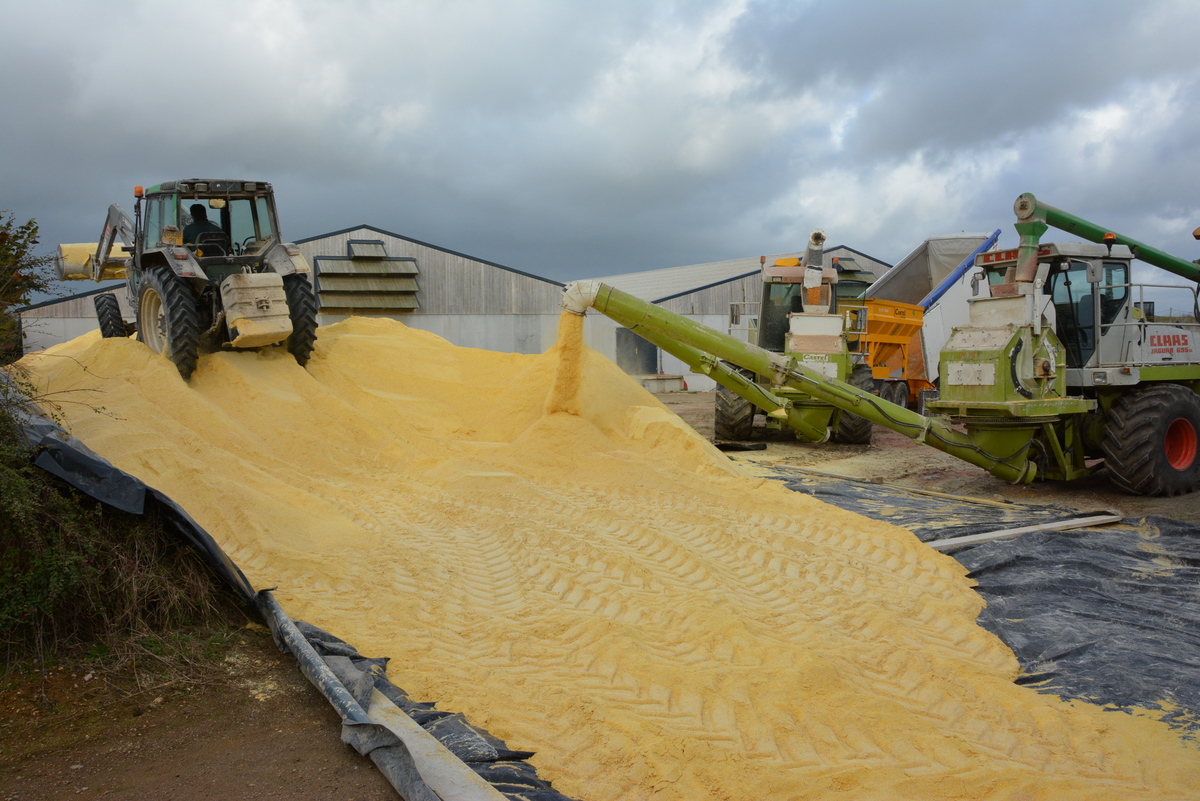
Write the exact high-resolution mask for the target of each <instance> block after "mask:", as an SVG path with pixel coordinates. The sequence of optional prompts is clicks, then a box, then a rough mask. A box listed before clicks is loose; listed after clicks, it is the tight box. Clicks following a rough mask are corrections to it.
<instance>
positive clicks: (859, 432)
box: [833, 365, 875, 445]
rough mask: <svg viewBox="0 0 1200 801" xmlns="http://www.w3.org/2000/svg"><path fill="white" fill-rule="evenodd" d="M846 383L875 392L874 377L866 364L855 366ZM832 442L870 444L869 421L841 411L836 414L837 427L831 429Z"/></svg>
mask: <svg viewBox="0 0 1200 801" xmlns="http://www.w3.org/2000/svg"><path fill="white" fill-rule="evenodd" d="M846 383H848V384H850V386H852V387H854V388H855V389H861V390H864V391H866V392H870V393H874V392H875V379H874V378H872V377H871V368H870V367H867V366H866V365H859V366H858V367H855V368H854V370H853V371H851V373H850V380H849V381H847V382H846ZM833 441H834V442H844V443H846V444H848V445H870V444H871V421H870V420H867V419H865V418H862V417H859V416H858V415H856V414H850V413H849V412H846V411H843V412H842V413H841V414H839V415H838V423H837V428H835V429H834V431H833Z"/></svg>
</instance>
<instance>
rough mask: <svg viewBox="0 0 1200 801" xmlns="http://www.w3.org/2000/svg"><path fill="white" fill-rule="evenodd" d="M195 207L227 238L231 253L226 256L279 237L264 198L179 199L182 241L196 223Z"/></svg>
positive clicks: (184, 197) (268, 205)
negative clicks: (194, 216)
mask: <svg viewBox="0 0 1200 801" xmlns="http://www.w3.org/2000/svg"><path fill="white" fill-rule="evenodd" d="M196 204H199V205H200V206H202V207H203V208H204V209H205V212H206V215H207V218H208V220H209V222H210V223H213V224H215V225H217V226H219V227H220V229H221V231H222V232H224V235H225V236H226V237H228V241H229V246H230V250H231V253H229V254H227V255H232V253H243V252H245V251H246V250H248V249H250V248H251V245H252V243H255V242H262V241H264V240H267V239H269V238H273V237H277V236H278V235H277V233H276V231H275V226H274V224H273V219H272V215H271V212H270V204H269V203H268V202H267V199H266V198H265V197H256V198H201V199H197V198H189V197H186V196H181V197H180V199H179V218H180V221H181V223H182V225H183V228H184V238H185V240H186V239H187V232H188V227H189V226H193V225H194V223H195V222H196V220H195V219H194V218H193V212H192V207H193V206H194V205H196Z"/></svg>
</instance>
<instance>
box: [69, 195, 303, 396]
mask: <svg viewBox="0 0 1200 801" xmlns="http://www.w3.org/2000/svg"><path fill="white" fill-rule="evenodd" d="M134 196H135V205H134V218H133V220H132V221H130V219H129V217H128V216H127V215H126V214H125V212H123V211H122V210H121V209H120V207H118V206H116V205H114V206H112V207H111V208H110V209H109V215H108V219H107V221H106V223H105V226H104V233H103V235H102V236H101V240H100V243H99V246H98V248H97V251H96V254H95V255H94V256H93V257H92V258H91V259H90V260H89V264H90V267H91V276H90V277H92V278H93V279H94V280H97V281H99V280H109V279H112V278H118V277H123V278H125V282H126V286H127V288H128V297H129V301H130V306H131V307H132V309H133V313H134V317H135V318H136V324H135V328H136V331H137V336H138V339H139V340H141V341H142V342H145V343H146V344H147V345H148V346H149V347H150V348H151V349H152V350H154V351H155V352H157V353H162V354H163V355H165V356H167V358H169V359H170V360H171V361H172V362H173V363H174V364H175V366H176V367H177V368H178V369H179V373H180V375H182V376H183V377H184V378H185V379H187V378H189V377H190V376H191V374H192V371H193V370H194V369H195V366H196V361H197V359H198V356H199V347H200V346H201V345H204V346H205V347H209V348H259V347H264V346H268V345H283V346H286V347H287V349H288V351H289V352H291V354H292V355H293V356H294V357H295V359H296V361H297V362H298V363H299V364H301V365H304V364H306V363H307V362H308V359H309V356H310V355H311V354H312V351H313V344H314V342H315V341H316V330H317V303H316V297H315V295H314V293H313V288H312V284H311V283H310V282H309V272H310V270H309V266H308V263H307V262H306V261H305V259H304V257H303V256H302V255H301V254H300V250H299V249H298V248H297V247H296V246H295V245H294V244H291V243H286V242H284V241H283V239H282V237H281V235H280V233H279V222H278V216H277V214H276V211H275V195H274V191H273V189H272V187H271V185H270V184H268V183H262V182H260V181H235V180H210V179H190V180H182V181H169V182H166V183H162V184H159V185H157V186H152V187H150V188H148V189H146V190H144V191H143V190H142V188H141V187H137V188H136V189H135V190H134ZM118 237H119V238H120V239H121V240H122V241H123V242H124V243H125V246H124V248H123V251H124V252H125V253H126V254H128V255H127V257H126V258H124V259H117V258H114V257H113V255H112V250H113V247H114V245H115V240H116V238H118ZM96 315H97V317H98V319H99V322H100V330H101V332H102V334H103V335H104V336H106V337H110V336H126V335H127V327H126V324H125V322H124V320H123V318H122V316H121V312H120V308H119V305H118V303H117V299H116V297H115V296H113V295H112V294H102V295H97V296H96Z"/></svg>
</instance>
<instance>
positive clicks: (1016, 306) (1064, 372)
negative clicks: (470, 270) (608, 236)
mask: <svg viewBox="0 0 1200 801" xmlns="http://www.w3.org/2000/svg"><path fill="white" fill-rule="evenodd" d="M1014 211H1015V212H1016V215H1017V223H1016V225H1015V227H1016V230H1017V233H1018V235H1019V236H1020V244H1019V245H1018V247H1016V248H1011V249H1007V250H999V251H988V252H984V253H980V254H978V255H977V256H976V257H975V260H974V265H973V268H974V269H973V272H972V273H971V276H970V284H971V285H972V287H973V291H974V293H975V294H974V295H973V296H972V297H971V298H970V299H969V303H968V305H969V310H968V320H967V321H966V322H965V323H964V324H962V325H960V326H956V327H955V328H954V329H953V331H952V333H951V335H950V337H949V339H948V340H947V342H946V344H945V346H944V347H943V348H942V350H941V352H940V354H939V357H938V381H937V397H936V398H930V399H929V400H928V401H927V403H926V411H927V412H928V413H926V414H921V413H919V412H917V411H913V410H910V409H908V408H907V407H906V406H902V405H900V404H897V403H892V402H890V401H888V400H886V399H884V398H880V397H878V396H877V395H875V394H873V393H871V392H869V391H867V390H865V389H864V388H862V387H858V386H854V385H853V384H851V383H849V382H847V381H844V380H842V379H840V378H837V377H833V376H830V375H827V374H825V373H823V372H820V371H818V370H815V369H813V368H812V367H810V366H809V365H808V364H806V363H805V362H804V360H803V359H801V358H798V357H796V356H791V355H788V354H786V353H778V352H772V351H770V350H767V349H765V348H762V347H759V346H758V345H757V344H754V343H750V342H744V341H741V340H739V339H736V338H734V337H731V336H728V335H726V334H722V333H719V332H717V331H713V330H712V329H709V328H707V327H705V326H702V325H700V324H698V323H696V322H695V321H692V320H689V319H687V318H685V317H682V316H680V315H676V314H674V313H673V312H669V311H667V310H665V309H662V308H660V307H656V306H654V305H652V304H648V303H646V302H645V301H642V300H640V299H638V298H634V297H632V296H630V295H628V294H626V293H622V292H620V291H619V290H616V289H614V288H613V287H610V286H607V285H604V284H602V283H600V282H596V281H579V282H574V283H572V284H568V285H567V287H566V288H565V289H564V296H563V308H564V310H565V311H567V312H570V313H575V314H584V313H586V311H587V309H588V308H593V309H595V310H597V311H599V312H600V313H602V314H605V315H606V316H608V317H611V318H612V319H614V320H616V321H617V322H618V323H620V324H622V325H625V326H626V327H628V328H630V329H632V330H634V331H635V333H637V334H638V335H639V336H642V337H643V338H645V339H647V340H649V341H650V342H652V343H653V344H655V345H658V346H659V347H661V348H663V349H664V350H666V351H668V352H671V353H673V354H674V355H676V356H677V357H678V358H680V359H681V360H683V361H684V362H685V363H687V364H689V366H691V367H692V369H693V370H696V371H698V372H701V373H706V374H708V375H710V376H712V377H713V379H714V380H716V381H717V383H718V384H720V385H722V386H724V387H726V388H727V389H729V390H730V391H732V392H734V393H736V394H738V395H740V396H741V397H743V398H745V399H746V400H748V401H750V402H751V403H753V404H755V406H757V407H758V408H760V409H762V410H763V411H764V413H766V414H767V415H769V416H771V417H772V418H774V419H777V420H779V421H780V422H781V423H783V424H785V425H788V426H790V427H791V428H793V429H794V430H795V431H796V433H797V436H799V437H800V438H801V439H805V440H808V441H812V442H820V441H823V440H824V439H825V438H826V437H828V431H827V429H823V427H822V420H820V419H815V418H814V417H812V416H811V415H807V414H805V413H803V411H802V408H801V407H798V406H797V404H795V403H794V402H793V399H792V397H789V394H788V393H782V392H778V391H773V388H774V387H785V388H788V389H791V390H793V391H794V392H799V393H803V395H804V396H805V397H806V398H811V399H813V400H815V401H820V402H824V403H826V404H828V405H831V406H834V407H836V408H837V409H839V410H841V411H844V412H849V413H851V414H854V415H857V416H859V417H861V418H863V419H865V420H869V421H871V422H872V423H875V424H877V425H881V426H884V427H887V428H889V429H892V430H895V431H898V432H900V433H903V434H905V435H906V436H908V437H910V438H912V439H913V440H915V441H917V442H921V443H924V444H926V445H929V446H931V447H934V448H937V449H939V450H942V451H944V452H946V453H949V454H951V455H953V456H956V457H958V458H961V459H963V460H964V461H967V462H970V463H971V464H975V465H978V466H980V467H983V468H984V469H986V470H988V471H989V472H991V473H992V474H993V475H995V476H997V477H999V478H1001V479H1003V480H1005V481H1009V482H1012V483H1028V482H1031V481H1033V480H1034V479H1035V478H1037V479H1048V480H1062V481H1072V480H1076V479H1080V478H1084V477H1086V476H1090V475H1093V474H1096V473H1097V472H1099V471H1101V470H1103V471H1105V472H1106V473H1107V475H1108V478H1109V480H1110V481H1111V482H1112V483H1113V484H1114V485H1115V486H1116V487H1118V488H1119V489H1121V490H1122V491H1125V492H1128V493H1131V494H1140V495H1179V494H1182V493H1188V492H1192V491H1194V490H1195V489H1196V488H1197V486H1198V484H1200V458H1198V447H1197V445H1198V442H1200V396H1198V395H1197V391H1198V390H1200V356H1198V355H1197V354H1198V348H1200V303H1198V302H1197V288H1198V286H1197V284H1198V282H1200V267H1198V266H1197V265H1196V264H1193V263H1192V262H1190V261H1187V260H1185V259H1181V258H1178V257H1175V256H1171V255H1170V254H1167V253H1164V252H1163V251H1160V250H1157V249H1155V248H1152V247H1150V246H1148V245H1145V244H1143V243H1141V242H1138V241H1137V240H1134V239H1131V238H1129V237H1126V236H1123V235H1120V234H1116V233H1113V232H1112V231H1110V230H1107V229H1105V228H1104V227H1101V226H1098V225H1095V224H1093V223H1089V222H1087V221H1086V220H1083V219H1082V218H1079V217H1075V216H1073V215H1070V214H1068V213H1066V212H1064V211H1062V210H1060V209H1057V208H1055V207H1053V206H1050V205H1048V204H1045V203H1043V202H1041V201H1040V200H1038V199H1037V198H1036V197H1035V196H1033V195H1032V194H1028V193H1027V194H1024V195H1021V196H1020V197H1019V198H1018V199H1017V201H1016V203H1015V204H1014ZM1051 226H1053V227H1055V228H1058V229H1060V230H1063V231H1066V232H1068V233H1071V234H1074V235H1076V236H1078V237H1081V238H1083V239H1085V240H1087V241H1085V242H1071V243H1046V244H1043V243H1042V242H1041V237H1042V235H1043V234H1044V233H1045V232H1046V231H1047V230H1049V228H1050V227H1051ZM1135 258H1136V259H1140V260H1142V261H1144V262H1146V263H1148V264H1150V265H1153V266H1155V267H1159V268H1161V269H1163V270H1166V271H1167V272H1169V273H1172V274H1174V275H1176V276H1179V277H1181V278H1183V279H1185V281H1186V283H1184V284H1163V283H1135V282H1134V281H1133V277H1134V276H1133V268H1132V263H1133V261H1134V259H1135ZM1151 303H1154V304H1155V305H1154V307H1153V308H1154V309H1155V310H1157V309H1158V308H1159V304H1167V305H1168V308H1171V309H1179V310H1180V313H1179V314H1174V313H1172V314H1168V315H1161V314H1156V313H1154V312H1152V311H1151V308H1152V307H1151ZM742 371H748V372H749V373H752V374H753V375H756V376H766V377H768V378H769V379H770V382H771V383H770V385H769V386H764V385H760V383H757V382H754V381H750V380H749V379H748V378H747V377H746V376H745V375H743V374H742ZM763 383H765V382H763Z"/></svg>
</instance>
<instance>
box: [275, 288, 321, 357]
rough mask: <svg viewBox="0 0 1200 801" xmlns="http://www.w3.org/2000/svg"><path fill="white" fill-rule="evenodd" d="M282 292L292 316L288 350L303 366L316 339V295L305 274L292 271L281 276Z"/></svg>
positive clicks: (310, 353)
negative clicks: (292, 272)
mask: <svg viewBox="0 0 1200 801" xmlns="http://www.w3.org/2000/svg"><path fill="white" fill-rule="evenodd" d="M283 292H284V294H285V295H286V296H287V305H288V314H289V315H290V316H291V318H292V333H291V335H290V336H289V337H288V340H287V349H288V352H289V353H291V354H292V355H293V356H295V357H296V362H297V363H298V364H299V365H300V366H301V367H303V366H304V365H306V364H308V357H309V356H311V355H312V352H313V347H314V343H315V342H316V341H317V296H316V295H315V294H314V293H313V288H312V284H310V283H309V282H308V278H307V277H306V276H303V275H300V274H299V273H294V274H292V275H285V276H284V277H283Z"/></svg>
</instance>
